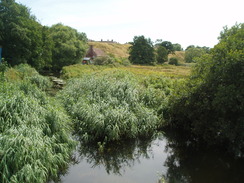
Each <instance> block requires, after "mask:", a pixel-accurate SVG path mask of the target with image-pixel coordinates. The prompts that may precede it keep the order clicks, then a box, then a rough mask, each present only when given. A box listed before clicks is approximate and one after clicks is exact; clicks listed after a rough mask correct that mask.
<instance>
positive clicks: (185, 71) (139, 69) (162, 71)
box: [62, 64, 191, 79]
mask: <svg viewBox="0 0 244 183" xmlns="http://www.w3.org/2000/svg"><path fill="white" fill-rule="evenodd" d="M105 70H123V71H129V72H132V73H133V74H135V76H139V77H142V76H143V77H144V76H152V75H154V76H159V77H161V76H162V77H170V78H187V77H188V76H189V75H190V72H191V66H174V65H168V64H165V65H158V66H141V65H131V66H126V67H123V66H120V67H113V66H96V65H81V64H77V65H71V66H66V67H64V68H63V70H62V77H63V78H64V79H69V78H77V77H81V76H83V75H84V74H88V73H99V72H102V71H105Z"/></svg>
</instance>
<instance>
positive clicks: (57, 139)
mask: <svg viewBox="0 0 244 183" xmlns="http://www.w3.org/2000/svg"><path fill="white" fill-rule="evenodd" d="M21 70H22V71H23V72H21ZM27 70H28V71H29V72H26V71H27ZM11 72H12V73H11ZM13 73H15V74H13ZM22 74H24V75H28V76H23V75H22ZM13 76H14V77H15V76H16V77H17V76H18V79H15V82H13V80H12V79H13V78H12V79H11V77H13ZM21 77H22V78H21ZM42 77H43V76H39V75H38V74H37V73H36V71H35V70H34V69H32V68H30V67H29V66H26V65H22V66H20V67H18V68H16V69H15V70H11V71H9V70H7V71H6V73H5V77H4V79H2V81H1V85H0V124H1V126H0V144H1V145H0V182H2V183H10V182H11V183H23V182H25V183H43V182H46V181H47V180H49V179H57V178H58V174H59V171H60V170H62V169H64V168H65V167H67V165H68V162H69V160H70V155H71V152H72V150H73V148H74V145H75V142H74V141H73V140H72V139H71V136H70V133H71V132H70V131H71V129H70V122H71V121H70V119H69V117H68V116H67V115H66V113H65V111H64V110H63V108H62V107H61V106H60V105H59V104H58V102H57V101H54V100H53V99H51V98H50V97H48V96H47V95H46V94H45V93H44V92H43V91H41V89H45V88H46V84H45V83H46V82H47V81H46V82H45V81H44V80H45V79H44V78H42ZM36 78H39V79H36ZM22 79H24V80H22ZM8 80H12V81H11V82H8ZM39 81H44V82H39ZM47 83H48V82H47ZM40 88H41V89H40Z"/></svg>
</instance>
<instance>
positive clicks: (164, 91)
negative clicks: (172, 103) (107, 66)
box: [59, 69, 172, 143]
mask: <svg viewBox="0 0 244 183" xmlns="http://www.w3.org/2000/svg"><path fill="white" fill-rule="evenodd" d="M133 78H135V76H134V75H133V74H131V73H129V72H125V71H123V72H122V71H119V70H115V69H114V70H112V71H104V72H101V73H95V72H94V73H92V74H89V75H84V76H83V77H81V78H78V79H74V80H71V81H70V82H69V83H68V85H67V86H66V88H65V89H64V90H63V91H62V92H61V93H60V94H59V98H60V100H61V101H63V103H64V106H65V108H66V110H67V111H68V113H69V114H70V115H71V116H72V118H73V119H74V123H75V129H76V130H77V132H78V134H79V136H80V137H81V139H82V141H83V142H94V141H95V142H97V141H99V142H102V143H106V142H109V141H117V140H121V139H124V138H136V137H140V136H142V137H146V136H151V135H152V134H154V133H155V132H156V130H157V129H158V128H159V127H160V126H161V125H162V121H163V117H162V116H161V113H162V111H163V110H164V108H165V107H166V106H167V104H166V103H167V95H169V94H170V90H169V88H168V87H169V86H172V84H171V81H170V80H169V79H166V78H165V79H161V80H158V82H157V83H152V82H151V81H150V80H149V79H148V80H147V81H146V80H144V85H142V84H141V85H140V84H139V83H138V81H137V80H136V79H133ZM155 81H156V80H153V82H155ZM159 81H160V83H159Z"/></svg>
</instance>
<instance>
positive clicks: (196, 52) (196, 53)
mask: <svg viewBox="0 0 244 183" xmlns="http://www.w3.org/2000/svg"><path fill="white" fill-rule="evenodd" d="M205 53H206V50H205V49H204V48H200V47H192V48H188V49H187V50H186V51H185V61H186V62H187V63H191V62H196V58H199V57H201V56H202V55H203V54H205Z"/></svg>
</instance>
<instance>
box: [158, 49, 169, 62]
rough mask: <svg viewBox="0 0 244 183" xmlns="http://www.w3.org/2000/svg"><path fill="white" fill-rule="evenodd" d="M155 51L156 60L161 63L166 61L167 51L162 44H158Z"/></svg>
mask: <svg viewBox="0 0 244 183" xmlns="http://www.w3.org/2000/svg"><path fill="white" fill-rule="evenodd" d="M156 53H157V62H158V63H159V64H162V63H164V62H167V61H168V51H167V49H166V48H165V47H164V46H158V48H157V49H156Z"/></svg>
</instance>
